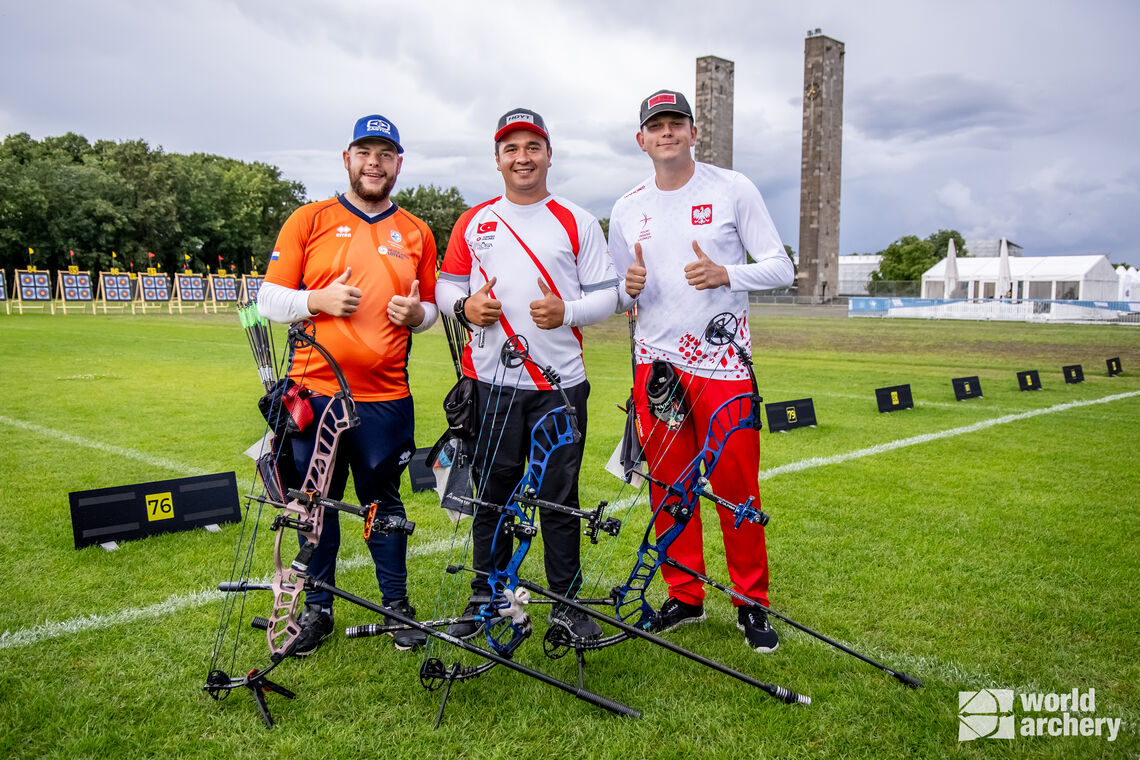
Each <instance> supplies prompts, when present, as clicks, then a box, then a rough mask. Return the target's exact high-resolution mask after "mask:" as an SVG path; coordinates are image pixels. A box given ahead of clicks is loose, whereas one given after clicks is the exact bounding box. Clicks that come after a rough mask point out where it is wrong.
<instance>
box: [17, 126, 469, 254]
mask: <svg viewBox="0 0 1140 760" xmlns="http://www.w3.org/2000/svg"><path fill="white" fill-rule="evenodd" d="M392 200H393V201H395V202H396V204H397V205H399V206H402V207H404V208H406V209H408V210H409V211H411V212H412V213H413V214H415V215H416V216H418V217H420V218H421V219H423V220H424V221H425V222H426V223H427V224H428V226H429V227H430V228H431V230H432V233H433V234H434V235H435V239H436V245H437V248H438V253H439V260H440V261H442V260H443V254H444V252H445V251H446V250H447V242H448V238H449V237H450V235H451V228H452V227H453V226H454V225H455V221H456V220H457V219H458V218H459V216H460V214H462V213H463V212H464V211H466V210H467V203H466V201H464V199H463V196H462V195H461V194H460V192H459V189H458V188H455V187H451V188H447V189H442V188H438V187H436V186H435V185H427V186H424V185H419V186H417V187H414V188H410V189H406V190H400V191H399V192H397V193H394V194H393V195H392ZM305 202H306V198H305V186H304V185H302V184H301V183H300V182H295V181H292V180H287V179H284V178H283V177H282V176H281V170H280V169H278V168H277V167H275V166H270V165H269V164H264V163H260V162H245V161H238V160H236V159H232V158H225V157H223V156H215V155H209V154H205V153H193V154H190V155H181V154H178V153H166V152H164V151H163V150H162V149H161V148H152V147H150V146H149V145H148V144H147V143H146V142H145V141H143V140H127V141H124V142H113V141H110V140H98V141H96V142H94V143H91V142H89V141H88V140H87V138H85V137H83V136H82V135H77V134H75V133H72V132H69V133H67V134H65V135H61V136H59V137H45V138H44V139H42V140H34V139H32V138H31V137H30V136H29V135H28V134H27V133H20V134H15V135H9V136H8V137H7V138H5V139H4V141H3V142H2V143H0V268H3V269H5V270H7V271H11V270H12V269H23V268H25V267H26V266H28V265H29V264H30V265H32V266H35V267H36V268H38V269H46V270H58V269H66V268H67V267H68V266H70V265H75V266H78V267H79V268H80V269H81V270H91V271H106V270H109V269H111V268H118V269H119V270H121V271H130V270H132V269H134V270H136V271H144V270H145V269H146V268H147V267H155V268H158V269H160V270H164V271H168V272H169V271H178V270H182V269H183V268H188V269H191V270H193V271H197V272H201V271H205V270H207V269H212V270H217V269H219V268H222V269H225V270H227V271H229V270H233V271H235V272H238V273H245V272H249V271H250V270H251V269H257V270H258V271H261V272H264V271H265V267H266V265H267V264H268V259H269V254H270V252H271V251H272V250H273V243H274V241H275V240H276V239H277V233H278V232H279V231H280V229H281V225H283V224H284V223H285V220H286V219H287V218H288V217H289V215H290V214H291V213H293V211H294V210H296V209H297V208H298V207H299V206H301V205H302V204H303V203H305Z"/></svg>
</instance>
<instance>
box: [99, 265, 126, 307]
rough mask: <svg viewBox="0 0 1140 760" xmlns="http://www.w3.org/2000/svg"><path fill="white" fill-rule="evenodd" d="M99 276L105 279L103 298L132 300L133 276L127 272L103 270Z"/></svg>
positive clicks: (106, 299)
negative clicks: (117, 272) (114, 272)
mask: <svg viewBox="0 0 1140 760" xmlns="http://www.w3.org/2000/svg"><path fill="white" fill-rule="evenodd" d="M99 276H100V277H101V278H102V280H103V283H102V284H103V300H105V301H129V300H131V278H130V277H129V276H127V275H125V274H110V273H108V272H103V273H101V274H100V275H99Z"/></svg>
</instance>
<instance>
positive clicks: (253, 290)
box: [241, 274, 265, 301]
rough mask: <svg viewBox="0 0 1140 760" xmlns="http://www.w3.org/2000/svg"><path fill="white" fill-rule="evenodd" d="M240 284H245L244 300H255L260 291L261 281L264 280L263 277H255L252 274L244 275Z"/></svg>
mask: <svg viewBox="0 0 1140 760" xmlns="http://www.w3.org/2000/svg"><path fill="white" fill-rule="evenodd" d="M241 279H242V284H243V285H245V300H246V301H256V300H257V294H258V293H259V292H261V283H263V282H265V278H264V277H255V276H254V275H252V274H247V275H244V276H243V277H242V278H241Z"/></svg>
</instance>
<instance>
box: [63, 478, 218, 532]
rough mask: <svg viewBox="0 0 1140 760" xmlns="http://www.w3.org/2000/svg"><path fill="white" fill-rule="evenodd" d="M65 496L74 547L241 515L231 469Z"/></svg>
mask: <svg viewBox="0 0 1140 760" xmlns="http://www.w3.org/2000/svg"><path fill="white" fill-rule="evenodd" d="M69 498H70V501H71V528H72V532H73V533H74V534H75V548H76V549H82V548H83V547H84V546H91V545H92V544H102V543H105V542H108V541H115V540H128V539H134V538H145V537H146V536H151V535H155V534H158V533H171V532H174V531H181V530H191V529H193V528H200V527H202V526H204V525H215V524H217V523H224V522H239V521H240V520H241V512H240V511H239V509H238V491H237V476H236V475H235V474H234V473H232V472H222V473H217V474H215V475H199V476H197V477H192V478H177V479H174V480H158V481H154V482H151V483H137V484H135V485H128V486H113V487H111V488H96V489H94V490H90V491H73V492H72V493H71V494H70V495H69Z"/></svg>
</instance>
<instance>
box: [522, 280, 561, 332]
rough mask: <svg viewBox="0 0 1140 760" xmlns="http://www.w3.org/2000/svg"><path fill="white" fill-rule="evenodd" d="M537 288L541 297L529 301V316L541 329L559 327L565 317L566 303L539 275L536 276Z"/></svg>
mask: <svg viewBox="0 0 1140 760" xmlns="http://www.w3.org/2000/svg"><path fill="white" fill-rule="evenodd" d="M538 289H539V290H540V291H542V298H540V299H538V300H537V301H531V302H530V318H531V319H532V320H533V321H534V323H535V324H536V325H538V327H539V329H542V330H553V329H554V328H556V327H561V326H562V322H563V320H564V319H566V304H565V303H563V301H562V299H561V298H559V297H558V296H556V295H555V294H554V291H553V290H551V289H550V287H549V286H548V285H547V284H546V280H544V279H542V278H541V277H539V278H538Z"/></svg>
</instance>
